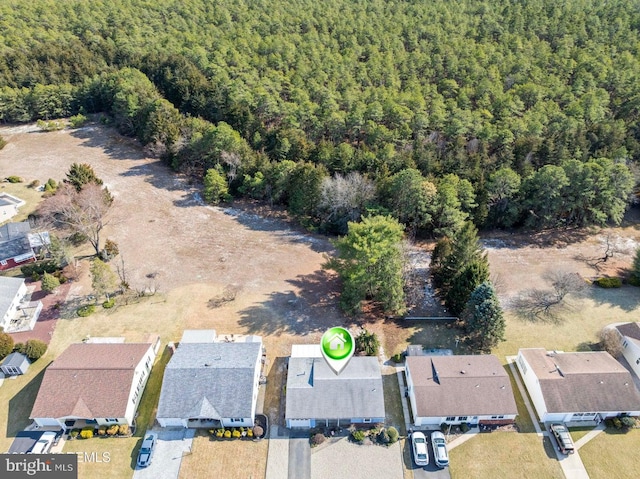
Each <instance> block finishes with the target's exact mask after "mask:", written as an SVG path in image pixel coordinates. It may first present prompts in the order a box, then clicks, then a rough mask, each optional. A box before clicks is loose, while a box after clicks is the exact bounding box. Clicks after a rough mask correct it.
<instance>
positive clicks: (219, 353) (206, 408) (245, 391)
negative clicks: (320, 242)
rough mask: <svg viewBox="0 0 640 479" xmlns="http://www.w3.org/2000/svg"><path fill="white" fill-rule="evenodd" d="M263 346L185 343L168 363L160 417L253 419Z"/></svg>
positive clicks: (159, 412) (159, 406) (254, 344)
mask: <svg viewBox="0 0 640 479" xmlns="http://www.w3.org/2000/svg"><path fill="white" fill-rule="evenodd" d="M261 354H262V343H261V342H251V343H182V344H180V345H179V346H178V349H177V350H176V352H175V353H174V355H173V357H172V358H171V360H170V361H169V364H167V367H166V369H165V373H164V379H163V381H162V390H161V392H160V401H159V404H158V413H157V415H156V416H157V417H159V418H183V419H187V418H197V417H201V418H213V419H221V418H243V417H251V412H252V411H251V406H252V401H253V393H254V391H253V388H254V378H255V375H256V368H257V367H260V365H259V361H258V359H259V357H260V355H261Z"/></svg>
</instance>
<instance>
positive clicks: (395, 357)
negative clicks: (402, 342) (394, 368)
mask: <svg viewBox="0 0 640 479" xmlns="http://www.w3.org/2000/svg"><path fill="white" fill-rule="evenodd" d="M403 360H404V357H403V356H402V353H396V354H394V355H393V356H391V361H393V362H394V363H396V364H398V363H401V362H402V361H403Z"/></svg>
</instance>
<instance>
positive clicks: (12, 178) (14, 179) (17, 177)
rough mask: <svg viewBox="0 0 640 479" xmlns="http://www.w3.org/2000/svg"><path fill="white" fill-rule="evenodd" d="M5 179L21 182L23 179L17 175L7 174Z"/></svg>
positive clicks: (10, 181) (11, 181)
mask: <svg viewBox="0 0 640 479" xmlns="http://www.w3.org/2000/svg"><path fill="white" fill-rule="evenodd" d="M6 180H7V181H8V182H9V183H22V182H23V179H22V178H20V177H19V176H7V178H6Z"/></svg>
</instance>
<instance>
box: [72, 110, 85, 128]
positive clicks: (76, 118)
mask: <svg viewBox="0 0 640 479" xmlns="http://www.w3.org/2000/svg"><path fill="white" fill-rule="evenodd" d="M86 122H87V117H86V116H84V115H83V114H82V113H78V114H77V115H73V116H72V117H71V118H69V124H70V125H71V128H80V127H81V126H82V125H84V124H85V123H86Z"/></svg>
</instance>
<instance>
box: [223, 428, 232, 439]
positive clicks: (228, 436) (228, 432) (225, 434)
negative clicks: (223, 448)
mask: <svg viewBox="0 0 640 479" xmlns="http://www.w3.org/2000/svg"><path fill="white" fill-rule="evenodd" d="M224 437H226V438H227V439H229V438H230V437H231V431H230V430H229V429H225V431H224Z"/></svg>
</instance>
